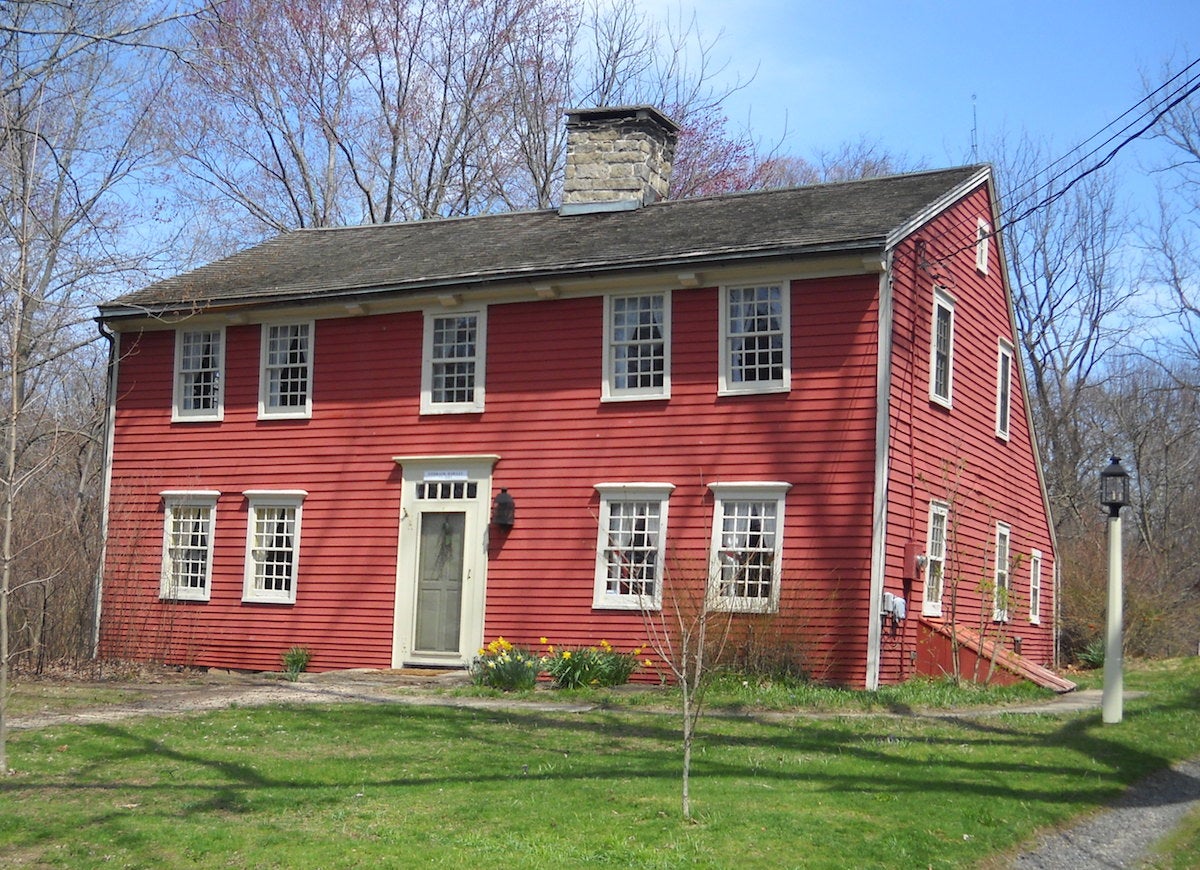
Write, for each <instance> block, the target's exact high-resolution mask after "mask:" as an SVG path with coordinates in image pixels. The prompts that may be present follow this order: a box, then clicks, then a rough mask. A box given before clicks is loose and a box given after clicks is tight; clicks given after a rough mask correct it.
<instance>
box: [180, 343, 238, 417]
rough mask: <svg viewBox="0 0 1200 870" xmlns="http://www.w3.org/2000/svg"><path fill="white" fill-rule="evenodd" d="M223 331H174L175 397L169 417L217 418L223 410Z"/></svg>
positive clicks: (222, 413) (222, 414)
mask: <svg viewBox="0 0 1200 870" xmlns="http://www.w3.org/2000/svg"><path fill="white" fill-rule="evenodd" d="M224 370H225V330H224V329H223V328H220V327H217V328H213V329H180V330H177V331H176V332H175V399H174V402H173V403H172V408H171V412H172V413H171V419H172V420H175V421H179V420H220V419H222V418H223V416H224V413H225V402H224V397H225V391H224V385H223V377H222V375H223V372H224Z"/></svg>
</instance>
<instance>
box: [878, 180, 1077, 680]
mask: <svg viewBox="0 0 1200 870" xmlns="http://www.w3.org/2000/svg"><path fill="white" fill-rule="evenodd" d="M990 214H991V206H990V202H989V200H988V190H987V188H986V187H980V188H978V189H977V190H975V191H974V192H973V193H971V194H970V195H969V196H968V197H966V198H965V199H964V200H962V201H961V202H959V203H957V204H956V205H955V206H954V207H952V208H951V209H948V210H947V211H945V212H944V213H943V214H941V215H940V216H939V217H938V218H936V219H935V220H934V221H932V222H931V223H930V224H928V225H927V226H925V227H922V228H921V230H920V231H918V232H917V233H914V234H913V236H912V237H910V238H909V239H906V240H905V241H904V242H902V243H901V244H900V245H899V246H898V247H897V254H896V257H895V266H894V275H895V281H894V287H895V292H896V300H897V301H896V306H895V325H894V342H895V351H894V356H893V381H892V387H893V390H892V402H891V408H892V417H891V427H890V428H891V434H890V448H891V457H892V458H891V465H890V479H889V503H888V516H889V524H888V544H889V546H888V552H887V570H886V579H885V587H886V588H887V589H888V590H889V591H892V592H894V593H896V594H901V593H907V597H908V605H909V608H910V611H909V612H910V616H916V615H919V614H920V612H921V610H920V608H921V601H922V596H923V594H924V585H923V578H921V579H918V580H917V581H916V582H910V583H905V580H904V578H905V575H906V574H907V569H906V567H905V565H904V542H905V541H908V540H912V541H915V542H917V544H918V549H919V550H920V551H922V552H923V551H924V550H925V542H926V537H927V526H928V513H929V503H930V500H939V501H942V502H946V503H949V504H950V505H951V512H952V513H951V519H950V522H951V532H950V534H951V538H952V540H951V541H950V542H948V545H947V550H948V552H947V564H946V573H947V575H948V579H947V581H946V582H947V584H950V583H952V582H954V578H955V577H957V583H958V610H957V621H958V622H959V623H960V624H966V625H969V626H975V627H976V628H978V627H979V626H984V627H985V629H986V630H987V631H988V632H990V634H989V636H996V635H997V634H998V635H999V636H1002V637H1006V638H1011V637H1014V636H1019V637H1022V639H1023V646H1022V653H1023V655H1024V656H1025V657H1027V658H1029V659H1030V660H1032V661H1034V662H1037V663H1040V664H1049V663H1050V662H1051V661H1052V660H1053V631H1052V623H1053V612H1054V611H1053V607H1054V600H1053V591H1054V590H1053V583H1052V577H1053V570H1054V552H1053V546H1052V537H1051V531H1050V524H1049V518H1048V517H1047V514H1046V510H1045V503H1044V501H1043V498H1042V493H1041V489H1040V484H1039V479H1038V476H1037V469H1036V467H1035V460H1034V456H1035V454H1034V450H1033V441H1032V435H1031V432H1030V431H1029V427H1028V424H1027V419H1026V413H1025V406H1024V396H1023V393H1022V388H1021V383H1020V381H1019V377H1018V372H1017V368H1018V367H1019V361H1014V366H1013V369H1014V371H1013V379H1012V387H1011V394H1012V401H1011V413H1010V433H1009V438H1008V440H1007V441H1005V440H1003V439H1000V438H998V437H997V436H996V434H995V427H996V422H995V420H996V418H995V413H996V385H997V353H998V342H999V340H1001V339H1004V340H1006V341H1007V342H1008V343H1009V345H1010V346H1015V345H1016V341H1015V338H1014V335H1013V325H1012V323H1011V320H1010V316H1009V309H1008V304H1007V299H1006V297H1005V288H1004V285H1003V279H1002V274H1003V273H1002V270H1003V268H1004V267H1003V264H1002V263H1001V262H1000V260H999V251H998V245H996V244H995V243H994V242H993V244H991V245H990V260H989V268H988V272H987V274H986V275H984V274H981V273H980V272H978V271H977V270H976V267H975V248H974V240H975V228H976V221H977V219H978V218H980V217H983V218H984V219H985V220H989V221H990ZM918 245H920V246H921V247H918ZM922 264H925V265H922ZM928 264H933V265H932V266H930V265H928ZM935 285H941V286H944V287H946V289H947V292H948V293H950V294H951V296H952V297H953V299H954V305H955V307H954V351H953V352H954V362H953V394H952V395H953V407H952V408H951V409H946V408H944V407H942V406H940V405H937V404H936V403H933V402H931V401H930V399H929V356H930V341H931V338H930V330H931V320H932V310H933V288H934V286H935ZM997 521H1000V522H1006V523H1008V524H1010V525H1011V527H1012V539H1011V555H1012V556H1013V557H1014V559H1015V560H1016V561H1015V565H1014V567H1013V570H1012V578H1011V583H1012V594H1013V601H1012V603H1011V604H1010V607H1009V610H1010V620H1009V622H1007V623H995V622H993V620H992V616H993V613H992V599H991V596H990V595H983V596H980V595H979V594H978V592H977V591H976V589H977V587H978V585H979V584H980V582H981V581H986V582H989V583H990V582H991V580H992V578H993V577H994V572H995V524H996V522H997ZM1035 549H1036V550H1040V551H1041V553H1042V600H1041V622H1040V624H1034V623H1032V622H1030V619H1029V607H1028V604H1029V585H1030V578H1029V555H1030V553H1031V552H1032V551H1033V550H1035ZM942 618H943V620H949V619H950V604H949V588H948V587H947V590H946V593H945V594H944V595H943V617H942ZM916 630H917V620H916V619H910V620H908V622H907V624H906V625H905V626H904V628H903V629H902V630H901V631H900V632H899V633H898V634H896V635H894V636H891V637H888V636H887V633H886V632H885V642H884V649H883V663H882V667H881V679H883V680H884V681H891V680H895V679H900V678H902V677H904V676H908V675H910V674H911V673H912V669H913V665H912V659H911V658H910V655H911V653H912V652H913V651H914V650H915V649H916V646H915V645H916V642H917V634H916Z"/></svg>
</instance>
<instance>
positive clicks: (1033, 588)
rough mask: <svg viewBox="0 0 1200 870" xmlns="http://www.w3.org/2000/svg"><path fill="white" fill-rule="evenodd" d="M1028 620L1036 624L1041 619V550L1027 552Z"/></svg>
mask: <svg viewBox="0 0 1200 870" xmlns="http://www.w3.org/2000/svg"><path fill="white" fill-rule="evenodd" d="M1029 621H1030V622H1031V623H1033V624H1034V625H1038V624H1040V623H1041V621H1042V551H1041V550H1031V551H1030V553H1029Z"/></svg>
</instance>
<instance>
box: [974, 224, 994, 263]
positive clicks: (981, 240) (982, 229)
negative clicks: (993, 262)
mask: <svg viewBox="0 0 1200 870" xmlns="http://www.w3.org/2000/svg"><path fill="white" fill-rule="evenodd" d="M991 237H992V227H991V224H989V223H988V222H987V221H985V220H984V219H983V218H980V219H979V223H978V224H977V225H976V227H975V271H977V272H978V273H979V274H981V275H986V274H987V273H988V252H989V248H990V247H991Z"/></svg>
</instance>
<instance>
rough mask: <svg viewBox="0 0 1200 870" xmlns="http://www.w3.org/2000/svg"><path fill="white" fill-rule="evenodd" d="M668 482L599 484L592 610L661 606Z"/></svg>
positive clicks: (649, 608) (647, 608) (646, 608)
mask: <svg viewBox="0 0 1200 870" xmlns="http://www.w3.org/2000/svg"><path fill="white" fill-rule="evenodd" d="M672 489H674V487H673V486H672V485H671V484H669V483H600V484H597V485H596V490H597V491H598V492H599V493H600V535H599V540H598V542H597V545H596V585H595V595H594V599H593V604H594V605H595V606H596V607H613V608H624V609H641V610H653V609H657V608H658V607H659V606H661V604H662V581H663V554H664V550H665V547H666V537H667V499H668V497H669V496H670V494H671V490H672Z"/></svg>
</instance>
